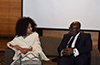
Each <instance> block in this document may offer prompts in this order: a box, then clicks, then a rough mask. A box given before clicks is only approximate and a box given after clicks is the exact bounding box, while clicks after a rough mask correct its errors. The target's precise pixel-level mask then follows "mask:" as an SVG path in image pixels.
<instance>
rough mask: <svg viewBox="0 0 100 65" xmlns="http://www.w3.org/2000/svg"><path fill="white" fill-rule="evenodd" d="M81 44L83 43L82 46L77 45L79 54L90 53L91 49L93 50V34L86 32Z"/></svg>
mask: <svg viewBox="0 0 100 65" xmlns="http://www.w3.org/2000/svg"><path fill="white" fill-rule="evenodd" d="M80 44H82V46H80V47H77V49H78V51H79V54H85V53H90V51H91V50H92V40H91V35H90V34H85V35H84V36H83V37H82V39H81V40H80Z"/></svg>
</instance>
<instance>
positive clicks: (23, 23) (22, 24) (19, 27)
mask: <svg viewBox="0 0 100 65" xmlns="http://www.w3.org/2000/svg"><path fill="white" fill-rule="evenodd" d="M29 23H30V24H31V26H32V31H33V32H34V31H36V26H37V25H36V23H35V21H34V20H32V19H31V18H29V17H23V18H20V19H19V20H18V21H17V23H16V27H15V30H16V35H18V36H26V32H27V27H28V25H29Z"/></svg>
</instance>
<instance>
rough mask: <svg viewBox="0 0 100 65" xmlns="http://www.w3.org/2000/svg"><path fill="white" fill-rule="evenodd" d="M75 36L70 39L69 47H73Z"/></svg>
mask: <svg viewBox="0 0 100 65" xmlns="http://www.w3.org/2000/svg"><path fill="white" fill-rule="evenodd" d="M74 38H75V36H73V38H72V39H71V40H70V42H69V43H68V48H71V45H72V42H73V40H74Z"/></svg>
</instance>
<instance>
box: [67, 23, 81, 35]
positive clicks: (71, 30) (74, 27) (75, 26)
mask: <svg viewBox="0 0 100 65" xmlns="http://www.w3.org/2000/svg"><path fill="white" fill-rule="evenodd" d="M79 31H80V28H79V25H78V24H72V25H71V26H70V28H69V34H70V35H73V36H75V35H76V34H77V33H78V32H79Z"/></svg>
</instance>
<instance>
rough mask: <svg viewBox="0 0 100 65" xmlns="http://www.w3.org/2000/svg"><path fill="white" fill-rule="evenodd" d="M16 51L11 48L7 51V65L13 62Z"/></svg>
mask: <svg viewBox="0 0 100 65" xmlns="http://www.w3.org/2000/svg"><path fill="white" fill-rule="evenodd" d="M14 53H15V52H14V51H13V50H12V49H10V48H6V49H5V65H10V64H11V62H12V61H13V56H14Z"/></svg>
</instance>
